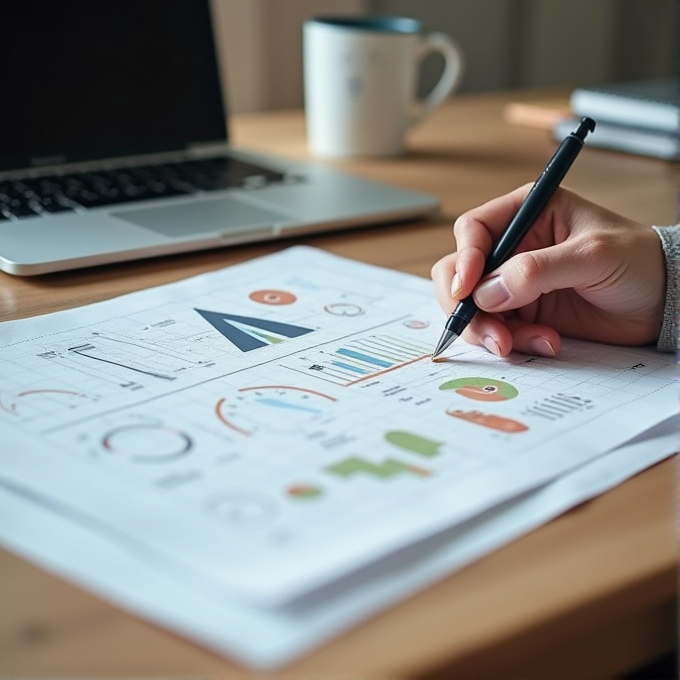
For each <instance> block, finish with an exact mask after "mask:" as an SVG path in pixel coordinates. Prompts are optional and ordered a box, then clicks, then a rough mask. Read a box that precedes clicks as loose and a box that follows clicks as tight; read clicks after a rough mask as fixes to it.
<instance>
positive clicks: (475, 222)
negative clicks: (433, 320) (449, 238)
mask: <svg viewBox="0 0 680 680" xmlns="http://www.w3.org/2000/svg"><path fill="white" fill-rule="evenodd" d="M532 186H533V184H525V185H524V186H522V187H519V188H518V189H515V190H514V191H511V192H510V193H509V194H505V195H504V196H499V197H498V198H494V199H492V200H490V201H488V202H487V203H484V204H483V205H480V206H479V207H477V208H473V209H472V210H469V211H468V212H466V213H464V214H463V215H461V216H460V217H459V218H458V219H457V220H456V222H455V224H454V225H453V235H454V238H455V240H456V251H457V261H456V274H457V281H456V285H455V286H454V287H455V288H456V297H457V298H459V299H460V298H463V297H466V296H467V295H469V294H470V293H471V292H472V290H473V288H474V287H475V286H476V285H477V283H478V281H479V279H480V278H481V276H482V273H483V271H484V264H485V262H486V258H487V257H488V256H489V253H490V252H491V249H492V248H493V245H494V243H495V242H496V241H497V240H498V239H499V238H500V236H501V234H502V233H503V232H504V231H505V228H506V227H507V225H508V224H510V221H511V220H512V218H513V217H514V216H515V215H516V214H517V211H518V210H519V208H520V206H521V205H522V203H523V202H524V199H525V198H526V196H527V194H528V193H529V191H530V190H531V187H532Z"/></svg>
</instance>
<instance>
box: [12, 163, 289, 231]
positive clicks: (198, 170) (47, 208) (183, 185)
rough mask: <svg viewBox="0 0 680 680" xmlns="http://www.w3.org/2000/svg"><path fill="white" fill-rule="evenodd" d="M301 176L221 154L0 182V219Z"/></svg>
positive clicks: (256, 185) (244, 186)
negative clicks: (194, 158) (206, 157)
mask: <svg viewBox="0 0 680 680" xmlns="http://www.w3.org/2000/svg"><path fill="white" fill-rule="evenodd" d="M299 179H300V178H296V177H291V176H290V175H285V174H283V173H281V172H277V171H275V170H271V169H268V168H263V167H259V166H257V165H253V164H251V163H246V162H244V161H240V160H237V159H234V158H228V157H225V156H220V157H218V158H208V159H200V160H187V161H181V162H176V163H163V164H158V165H135V166H132V167H126V168H115V169H107V170H97V171H90V172H81V173H71V174H61V175H50V176H43V177H33V178H30V179H22V180H3V181H0V221H2V220H17V219H18V220H20V219H24V218H26V217H36V216H38V215H49V214H52V213H57V212H64V211H69V210H83V209H88V208H101V207H103V206H109V205H115V204H120V203H129V202H131V201H140V200H147V199H154V198H168V197H171V196H179V195H182V194H194V193H198V192H201V191H217V190H219V189H233V188H240V189H259V188H261V187H264V186H267V185H269V184H272V183H282V182H286V183H291V182H295V181H299Z"/></svg>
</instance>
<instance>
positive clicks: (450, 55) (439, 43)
mask: <svg viewBox="0 0 680 680" xmlns="http://www.w3.org/2000/svg"><path fill="white" fill-rule="evenodd" d="M431 52H439V53H440V54H441V55H442V56H443V57H444V70H443V71H442V74H441V76H440V77H439V80H438V81H437V84H436V85H435V86H434V87H433V88H432V91H431V92H430V94H429V95H428V96H427V97H425V99H424V100H423V101H422V102H421V104H420V107H419V110H418V111H417V113H415V114H414V115H412V116H411V118H410V119H409V122H408V127H413V126H414V125H416V124H417V123H419V122H420V121H421V120H423V118H425V117H426V116H429V115H430V114H431V113H432V111H434V109H436V108H437V107H438V106H439V105H440V104H441V103H442V102H443V101H444V100H445V99H446V98H447V97H448V96H449V95H450V94H451V93H452V92H453V91H454V90H455V89H456V88H457V87H458V85H460V81H461V78H462V77H463V69H464V66H465V62H464V61H463V53H462V51H461V49H460V47H459V46H458V44H457V43H456V42H455V41H454V40H453V39H452V38H451V37H450V36H448V35H447V34H446V33H428V34H427V35H426V36H424V37H423V38H422V40H421V43H420V47H419V49H418V52H417V53H416V60H417V61H418V62H420V61H422V60H423V59H424V58H425V56H426V55H428V54H430V53H431Z"/></svg>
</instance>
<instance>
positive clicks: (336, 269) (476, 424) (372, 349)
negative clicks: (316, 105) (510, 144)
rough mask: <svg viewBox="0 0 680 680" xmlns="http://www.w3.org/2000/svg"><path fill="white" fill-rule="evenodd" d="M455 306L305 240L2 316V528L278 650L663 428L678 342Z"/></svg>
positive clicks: (238, 647)
mask: <svg viewBox="0 0 680 680" xmlns="http://www.w3.org/2000/svg"><path fill="white" fill-rule="evenodd" d="M443 322H444V318H443V316H442V313H441V310H439V308H438V307H437V306H436V304H435V302H434V300H433V295H432V291H431V284H430V283H429V282H427V281H425V280H423V279H420V278H417V277H413V276H410V275H406V274H401V273H397V272H394V271H389V270H383V269H379V268H376V267H371V266H368V265H363V264H359V263H356V262H352V261H349V260H345V259H342V258H338V257H335V256H332V255H329V254H326V253H323V252H321V251H316V250H313V249H310V248H303V247H299V248H292V249H289V250H287V251H284V252H281V253H279V254H276V255H271V256H268V257H265V258H261V259H259V260H255V261H252V262H249V263H246V264H242V265H238V266H235V267H232V268H230V269H226V270H224V271H221V272H216V273H212V274H205V275H202V276H199V277H196V278H193V279H189V280H186V281H183V282H180V283H177V284H172V285H169V286H164V287H160V288H156V289H151V290H147V291H143V292H140V293H135V294H132V295H128V296H124V297H121V298H118V299H115V300H112V301H108V302H104V303H99V304H97V305H91V306H88V307H84V308H81V309H76V310H71V311H67V312H61V313H58V314H53V315H48V316H44V317H38V318H34V319H28V320H23V321H16V322H10V323H6V324H3V325H2V326H1V327H0V328H1V338H2V362H1V364H0V366H1V372H2V375H1V378H2V380H1V383H0V385H1V391H0V421H1V422H2V424H3V438H4V440H5V445H4V446H3V447H2V450H1V451H0V515H2V516H3V518H8V519H5V520H4V521H3V523H2V525H0V540H2V542H3V544H4V545H6V546H7V547H9V548H10V549H13V550H15V551H17V552H18V553H20V554H22V555H25V556H27V557H28V558H29V559H33V560H35V561H36V562H38V563H40V564H43V565H44V566H46V567H47V568H49V569H52V570H54V571H56V572H58V573H60V574H62V575H65V576H67V577H69V578H72V579H73V580H75V581H77V582H78V583H80V584H82V585H83V586H84V587H87V588H90V589H92V590H94V591H95V592H98V593H100V594H101V595H102V596H104V597H107V598H109V599H111V600H112V601H114V602H116V603H118V604H120V605H121V606H122V607H125V608H127V609H129V610H131V611H134V612H136V613H138V614H140V615H142V616H144V617H147V618H149V619H151V620H154V621H156V622H158V623H161V624H163V625H166V626H168V627H169V628H172V629H173V630H176V631H179V632H181V633H183V634H185V635H187V636H188V637H190V638H192V639H194V640H196V641H199V642H200V643H202V644H205V645H208V646H210V647H212V648H214V649H216V650H218V651H220V652H222V653H225V654H228V655H230V656H232V657H234V658H236V659H238V660H240V661H241V662H242V663H245V664H248V665H252V666H255V667H261V668H267V667H274V666H277V665H279V664H282V663H284V662H286V661H288V660H290V659H292V658H294V657H295V656H297V655H299V654H302V653H304V652H305V651H306V650H309V649H311V648H312V647H314V646H315V645H317V644H319V643H321V642H322V641H324V640H327V639H329V638H330V637H331V636H333V635H334V634H336V633H338V632H339V631H341V630H343V629H345V628H347V627H348V626H350V625H352V624H353V623H355V622H356V621H359V620H361V619H362V618H364V617H366V616H368V615H370V614H371V613H373V612H375V611H377V610H378V609H380V608H382V607H385V606H387V605H389V604H391V603H393V602H395V601H397V600H399V599H402V598H404V597H406V596H408V595H409V594H411V593H413V592H415V591H416V590H418V589H420V588H422V587H424V586H425V585H427V584H428V583H431V582H432V581H434V580H435V579H438V578H441V577H442V576H444V575H445V574H447V573H450V572H451V571H452V570H454V569H456V568H458V567H460V566H462V565H463V564H466V563H468V562H470V561H471V560H474V559H476V558H478V557H479V556H481V555H483V554H485V553H487V552H488V551H490V550H493V549H494V548H496V547H498V546H499V545H502V544H503V543H505V542H507V541H509V540H511V539H512V538H514V537H516V536H518V535H520V534H522V533H524V532H526V531H528V530H530V529H532V528H534V527H535V526H538V525H539V524H541V523H542V522H545V521H547V520H548V519H550V518H551V517H554V516H555V515H557V514H559V513H560V512H563V511H564V510H566V509H567V508H569V507H571V506H573V505H574V504H576V503H579V502H581V501H583V500H584V499H586V498H590V497H592V496H593V495H595V494H598V493H601V492H602V491H604V490H605V489H607V488H610V487H611V486H613V485H615V484H617V483H619V482H620V481H622V480H623V479H625V478H627V477H629V476H630V475H632V474H634V473H635V472H637V471H639V470H641V469H644V468H645V467H647V466H648V465H651V464H652V463H654V462H657V461H658V460H661V459H662V458H664V457H666V456H667V455H670V454H671V453H672V452H673V451H674V450H675V448H676V446H675V444H676V441H675V433H676V426H675V422H674V420H673V419H674V417H675V414H676V411H677V406H676V394H677V381H676V377H675V371H674V364H673V357H672V356H668V357H666V356H664V355H662V354H658V353H656V352H654V351H651V350H645V349H624V348H615V347H610V346H604V345H595V344H589V343H580V342H575V341H567V342H565V344H564V348H563V351H562V353H561V355H560V357H559V358H558V359H544V358H539V357H532V356H526V355H512V356H511V357H509V358H506V359H500V358H497V357H494V356H492V355H490V354H488V353H486V352H485V351H484V350H480V349H479V348H476V347H472V346H468V345H466V344H465V343H462V342H461V343H460V345H458V343H456V345H454V346H453V347H452V351H451V352H450V355H451V360H450V361H447V362H445V363H432V362H431V361H430V357H429V355H430V352H431V350H432V348H433V347H434V345H435V343H436V341H437V339H438V336H439V334H440V332H441V330H442V327H443ZM617 447H618V450H616V451H615V452H613V450H614V449H616V448H617ZM18 454H20V455H18ZM359 529H360V530H359ZM121 574H124V575H125V577H124V578H121Z"/></svg>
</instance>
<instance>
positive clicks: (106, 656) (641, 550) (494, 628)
mask: <svg viewBox="0 0 680 680" xmlns="http://www.w3.org/2000/svg"><path fill="white" fill-rule="evenodd" d="M552 94H553V93H550V95H551V96H552ZM541 96H543V93H542V95H541ZM505 101H507V97H505V96H503V95H498V94H497V95H490V96H469V97H459V98H458V99H456V100H455V101H454V102H452V103H450V104H448V105H446V106H445V107H444V108H442V109H441V110H440V111H438V112H437V113H435V114H434V116H433V117H432V118H431V119H430V120H429V121H427V122H426V123H425V124H424V125H422V127H421V128H419V129H418V130H417V131H415V132H414V133H413V135H412V138H411V144H410V149H411V151H410V153H409V154H408V155H407V156H406V157H405V158H402V159H398V160H366V161H361V162H351V163H346V164H345V167H346V168H347V169H348V170H351V171H354V172H357V173H360V174H363V175H366V176H368V177H373V178H379V179H383V180H385V181H388V182H392V183H394V184H397V185H403V186H405V187H413V188H417V189H422V190H425V191H429V192H432V193H435V194H437V195H438V196H439V197H440V198H441V200H442V204H443V210H442V215H441V216H440V217H438V218H437V219H435V220H433V221H429V222H423V223H415V224H414V223H411V224H400V225H390V226H382V227H373V228H364V229H357V230H354V231H352V232H345V233H337V234H331V235H324V236H319V237H314V238H311V237H310V238H305V239H303V240H301V241H296V242H304V243H307V244H311V245H315V246H318V247H321V248H324V249H327V250H329V251H332V252H334V253H338V254H341V255H345V256H349V257H354V258H356V259H359V260H363V261H365V262H371V263H375V264H380V265H385V266H389V267H394V268H396V269H399V270H402V271H407V272H412V273H415V274H420V275H422V276H429V271H430V267H431V265H432V264H433V263H434V262H435V261H436V260H437V259H438V258H439V257H441V256H442V255H443V254H445V253H446V252H448V251H450V250H451V249H452V248H453V241H452V236H451V225H452V222H453V220H454V218H455V217H456V216H457V215H459V214H460V213H462V212H464V211H465V210H467V209H469V208H472V207H473V206H475V205H477V204H479V203H481V202H483V201H485V200H488V199H490V198H492V197H494V196H496V195H498V194H500V193H503V192H506V191H509V190H510V189H513V188H514V187H516V186H518V185H520V184H522V183H524V182H528V181H532V180H534V179H535V178H536V176H537V175H538V173H539V172H540V171H541V170H542V169H543V166H544V164H545V163H546V161H547V159H548V158H549V157H550V155H551V154H552V152H553V150H554V148H555V144H554V143H553V142H551V141H550V139H549V138H548V136H547V134H546V133H545V132H541V131H536V130H531V129H526V128H521V127H511V126H509V125H507V124H505V123H504V122H503V121H502V117H501V111H502V106H503V104H504V103H505ZM233 132H234V141H235V142H236V143H237V144H243V145H249V146H251V147H256V148H260V149H264V150H267V151H271V152H275V153H278V154H281V155H285V156H289V157H298V158H302V157H306V155H307V154H306V150H305V144H304V121H303V117H302V114H301V113H300V112H283V113H274V114H266V115H258V116H252V117H247V118H242V119H239V120H237V121H235V123H234V128H233ZM567 179H568V181H567V185H568V186H571V187H572V188H574V189H575V190H577V191H579V192H580V193H582V194H583V195H584V196H586V197H588V198H590V199H591V200H594V201H597V202H599V203H602V204H603V205H605V206H607V207H609V208H611V209H613V210H615V211H618V212H621V213H624V214H626V215H628V216H630V217H632V218H635V219H638V220H641V221H644V222H648V223H656V224H667V223H671V222H674V221H675V219H676V202H675V201H676V199H675V197H676V182H677V167H676V166H673V165H671V164H667V163H662V162H657V161H653V160H648V159H644V158H635V157H632V156H624V155H619V154H615V153H611V152H605V151H597V150H590V149H586V150H584V152H583V153H582V154H581V156H580V157H579V159H578V162H577V163H576V164H575V165H574V167H573V168H572V170H571V171H570V173H569V176H568V178H567ZM292 243H293V241H289V242H286V243H269V244H265V245H255V246H247V247H239V248H233V249H227V250H221V251H213V252H209V253H200V254H192V255H185V256H174V257H167V258H163V259H159V260H154V261H147V262H137V263H130V264H124V265H116V266H109V267H103V268H100V269H94V270H91V271H81V272H73V273H67V274H57V275H51V276H45V277H42V278H36V279H15V278H12V277H10V276H7V275H0V319H1V320H7V319H13V318H20V317H26V316H31V315H34V314H40V313H44V312H48V311H55V310H58V309H64V308H68V307H74V306H78V305H82V304H86V303H89V302H95V301H97V300H103V299H106V298H109V297H112V296H115V295H118V294H121V293H126V292H129V291H133V290H138V289H140V288H144V287H147V286H151V285H157V284H162V283H167V282H170V281H176V280H178V279H182V278H185V277H187V276H190V275H193V274H197V273H199V272H204V271H208V270H213V269H217V268H219V267H224V266H226V265H230V264H233V263H236V262H240V261H242V260H245V259H248V258H252V257H255V256H258V255H263V254H265V253H269V252H272V251H275V250H277V249H279V248H281V247H283V246H287V245H291V244H292ZM674 490H675V463H674V461H666V462H664V463H662V464H660V465H657V466H655V467H653V468H652V469H650V470H647V471H646V472H644V473H643V474H641V475H638V476H637V477H635V478H634V479H632V480H630V481H628V482H626V483H625V484H623V485H621V486H620V487H618V488H617V489H615V490H614V491H612V492H610V493H607V494H604V495H603V496H601V497H599V498H597V499H596V500H593V501H591V502H589V503H586V504H584V505H581V506H579V507H578V508H575V509H574V510H572V511H571V512H568V513H566V514H565V515H563V516H562V517H560V518H559V519H557V520H555V521H553V522H551V523H549V524H547V525H545V526H544V527H542V528H541V529H539V530H537V531H535V532H533V533H532V534H530V535H528V536H526V537H524V538H522V539H520V540H518V541H516V542H514V543H512V544H511V545H509V546H507V547H506V548H504V549H502V550H499V551H497V552H495V553H494V554H492V555H490V556H488V557H487V558H485V559H483V560H480V561H479V562H477V563H475V564H474V565H472V566H470V567H468V568H466V569H464V570H463V571H461V572H459V573H457V574H455V575H453V576H451V577H449V578H447V579H445V580H444V581H442V582H441V583H439V584H438V585H436V586H434V587H431V588H429V589H428V590H426V591H425V592H423V593H421V594H420V595H418V596H416V597H413V598H411V599H410V600H408V601H407V602H405V603H403V604H400V605H398V606H395V607H393V608H392V609H390V610H389V611H387V612H385V613H383V614H380V615H378V616H375V617H374V618H373V619H371V620H369V621H367V622H365V623H364V624H362V625H360V626H358V627H357V628H355V629H354V630H352V631H350V632H348V633H346V634H344V635H342V636H340V637H339V638H337V639H336V640H334V641H332V642H330V643H329V644H327V645H326V646H324V647H323V648H321V649H319V650H317V651H315V652H313V653H312V654H310V655H308V656H307V657H305V658H304V659H302V660H300V661H298V662H296V663H294V664H292V665H291V666H290V667H288V668H286V669H283V670H282V671H281V673H280V674H281V675H282V676H285V677H287V678H296V679H304V678H312V677H313V678H321V677H324V678H326V677H328V678H330V677H337V678H339V677H343V678H358V677H363V678H368V677H370V678H402V677H428V678H435V677H441V678H455V677H461V678H470V677H485V678H490V677H507V678H538V677H542V678H546V677H550V678H558V677H563V678H577V677H578V678H585V677H588V678H595V677H597V678H605V677H611V676H612V675H614V674H617V673H620V672H621V671H622V670H624V669H628V668H632V667H634V666H637V665H639V664H642V663H644V662H645V661H647V660H650V659H652V658H653V657H654V656H656V655H658V654H661V653H664V652H666V651H668V650H670V649H672V648H673V647H674V645H675V642H676V639H677V629H676V625H675V621H676V563H677V552H676V523H675V512H674V504H675V494H674ZM0 521H1V520H0ZM0 675H18V676H30V675H33V676H35V675H43V676H64V675H67V676H85V675H90V676H91V675H94V676H98V677H103V676H125V675H127V676H130V675H134V676H157V677H160V676H165V677H168V676H174V677H177V676H199V675H200V676H201V677H206V676H219V677H220V678H228V677H239V678H247V677H249V676H250V674H249V673H248V672H247V671H244V670H243V669H240V668H238V667H237V666H236V665H234V664H233V663H232V662H230V661H229V660H227V659H223V658H221V657H218V656H216V655H214V654H213V653H211V652H209V651H206V650H205V649H202V648H201V647H199V646H196V645H194V644H192V643H190V642H188V641H186V640H184V639H182V638H179V637H176V636H174V635H173V634H171V633H168V632H166V631H165V630H163V629H161V628H158V627H156V626H154V625H152V624H149V623H146V622H144V621H142V620H140V619H137V618H135V617H133V616H131V615H129V614H127V613H125V612H123V611H121V610H119V609H117V608H116V607H114V606H112V605H110V604H108V603H106V602H104V601H101V600H99V599H98V598H97V597H95V596H93V595H90V594H89V593H87V592H85V591H83V590H81V589H79V588H77V587H75V586H73V585H71V584H70V583H67V582H64V581H62V580H61V579H59V578H56V577H54V576H52V575H50V574H48V573H46V572H44V571H42V570H41V569H39V568H36V567H35V566H32V565H31V564H29V563H27V562H25V561H24V560H22V559H19V558H17V557H15V556H13V555H11V554H10V553H8V552H5V551H1V550H0ZM253 675H255V674H253ZM259 677H262V675H261V674H260V675H259Z"/></svg>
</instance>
